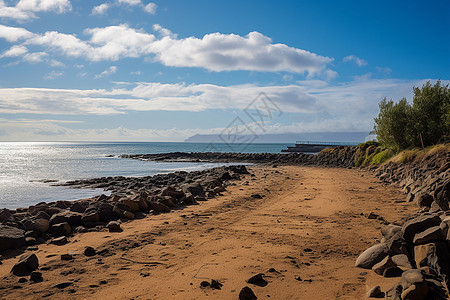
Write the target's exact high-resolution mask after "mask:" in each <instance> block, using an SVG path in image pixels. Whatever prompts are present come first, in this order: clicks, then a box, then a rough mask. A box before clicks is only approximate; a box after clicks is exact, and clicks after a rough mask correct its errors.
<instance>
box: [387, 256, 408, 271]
mask: <svg viewBox="0 0 450 300" xmlns="http://www.w3.org/2000/svg"><path fill="white" fill-rule="evenodd" d="M391 259H392V261H393V262H394V263H395V265H396V266H397V267H399V268H400V269H402V270H403V271H406V270H409V269H412V265H411V263H410V262H409V259H408V256H406V255H405V254H397V255H394V256H392V257H391Z"/></svg>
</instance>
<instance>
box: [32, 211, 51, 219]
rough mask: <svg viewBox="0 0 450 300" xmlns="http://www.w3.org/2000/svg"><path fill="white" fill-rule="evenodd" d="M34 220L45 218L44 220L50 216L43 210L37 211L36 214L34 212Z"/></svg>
mask: <svg viewBox="0 0 450 300" xmlns="http://www.w3.org/2000/svg"><path fill="white" fill-rule="evenodd" d="M35 217H36V220H39V219H45V220H47V221H48V220H50V216H49V215H48V214H47V213H46V212H45V211H42V210H41V211H39V212H38V213H37V214H36V216H35Z"/></svg>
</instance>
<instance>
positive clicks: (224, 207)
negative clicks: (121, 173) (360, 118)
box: [0, 166, 416, 299]
mask: <svg viewBox="0 0 450 300" xmlns="http://www.w3.org/2000/svg"><path fill="white" fill-rule="evenodd" d="M249 169H250V171H251V172H252V173H254V174H255V177H251V176H250V175H246V176H245V179H244V180H242V181H235V183H236V185H234V186H230V187H228V188H227V191H226V192H224V193H223V196H219V197H217V198H215V199H212V200H209V201H207V202H202V203H200V205H195V206H188V207H186V208H184V209H182V210H176V211H172V212H171V213H168V214H161V215H157V216H149V217H147V218H145V219H141V220H133V221H130V222H127V223H123V224H122V227H123V229H124V231H123V232H120V233H109V232H107V231H104V232H92V233H83V234H76V235H75V236H73V237H71V238H70V243H68V244H66V245H64V246H55V245H40V246H39V250H37V251H35V253H36V255H37V256H38V258H39V261H40V267H41V269H42V268H43V269H44V270H43V271H42V274H43V277H44V281H43V282H41V283H35V284H29V283H17V280H18V278H17V277H14V276H11V275H9V272H10V270H11V267H12V266H13V264H14V263H15V262H16V261H17V258H10V259H5V260H4V261H3V264H2V265H0V276H1V278H3V279H2V282H1V284H0V298H2V299H42V298H48V299H86V298H89V299H205V298H209V299H238V294H239V292H240V290H241V289H242V288H243V287H244V286H249V287H250V288H251V289H252V290H253V291H254V293H255V294H256V295H257V296H258V299H365V293H366V291H367V290H368V289H370V288H371V287H373V286H375V285H380V286H381V288H382V290H383V291H386V290H387V289H388V288H390V287H391V286H392V285H393V284H394V283H395V282H397V281H398V278H383V277H382V276H379V275H377V274H375V273H374V272H373V271H371V270H364V269H360V268H356V267H354V263H355V259H356V258H357V256H358V255H359V254H360V253H361V252H362V251H364V250H365V249H366V248H368V247H369V246H370V245H373V244H375V243H377V241H379V239H380V236H381V234H380V228H381V222H380V221H379V220H376V219H368V218H367V215H368V214H369V213H370V212H375V213H376V214H378V215H380V216H382V217H383V218H384V219H386V220H387V221H389V222H394V221H396V220H399V219H400V218H401V217H404V216H406V215H409V214H411V213H412V212H414V211H415V210H416V208H415V207H414V205H413V204H410V203H406V202H404V200H405V195H404V194H402V193H401V192H400V191H399V190H398V189H395V188H394V187H392V186H387V185H384V184H382V183H381V182H380V181H379V180H378V179H377V178H376V177H374V176H373V175H372V174H371V173H370V172H368V171H364V170H348V169H340V168H321V167H298V166H284V167H281V166H279V167H278V168H272V167H267V166H266V167H264V166H252V167H250V168H249ZM246 181H247V182H248V185H246V183H245V182H246ZM255 193H259V194H260V195H262V196H263V197H262V199H255V198H252V197H251V195H252V194H255ZM86 246H92V247H94V248H95V249H97V250H98V251H101V250H104V249H107V250H108V251H109V254H106V255H103V256H102V255H96V256H93V257H86V256H84V255H83V250H84V248H85V247H86ZM64 253H71V254H73V256H74V260H73V261H61V259H60V255H61V254H64ZM271 268H273V269H275V272H269V269H271ZM272 271H274V270H272ZM258 273H264V274H265V277H264V278H265V279H266V280H267V282H268V284H267V285H266V286H265V287H259V286H255V285H252V284H249V283H247V282H246V280H247V279H249V278H250V277H252V276H253V275H256V274H258ZM211 279H215V280H218V281H219V282H220V283H222V284H223V286H222V289H221V290H214V289H211V288H210V287H207V288H201V287H200V283H201V282H202V281H204V280H206V281H211ZM299 279H301V281H300V280H299ZM62 282H72V284H71V285H70V286H68V287H66V288H64V289H58V288H56V287H54V286H55V285H56V284H58V283H62ZM12 287H16V288H14V289H13V288H12Z"/></svg>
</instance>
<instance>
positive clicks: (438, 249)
mask: <svg viewBox="0 0 450 300" xmlns="http://www.w3.org/2000/svg"><path fill="white" fill-rule="evenodd" d="M414 260H415V262H416V265H417V267H418V268H419V267H430V268H432V269H433V270H435V271H436V272H438V274H439V275H446V276H449V273H450V253H449V251H448V249H447V246H446V245H445V243H430V244H425V245H418V246H415V247H414Z"/></svg>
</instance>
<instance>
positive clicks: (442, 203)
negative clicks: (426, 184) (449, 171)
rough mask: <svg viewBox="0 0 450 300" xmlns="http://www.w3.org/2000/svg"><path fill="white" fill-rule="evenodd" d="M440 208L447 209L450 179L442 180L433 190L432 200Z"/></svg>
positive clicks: (449, 200)
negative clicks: (433, 197) (433, 196)
mask: <svg viewBox="0 0 450 300" xmlns="http://www.w3.org/2000/svg"><path fill="white" fill-rule="evenodd" d="M434 201H435V202H436V203H437V204H438V205H439V207H440V208H441V209H442V210H444V211H445V210H449V202H450V179H447V180H446V181H444V182H443V183H442V184H441V185H439V186H438V187H437V188H436V190H435V200H434Z"/></svg>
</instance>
